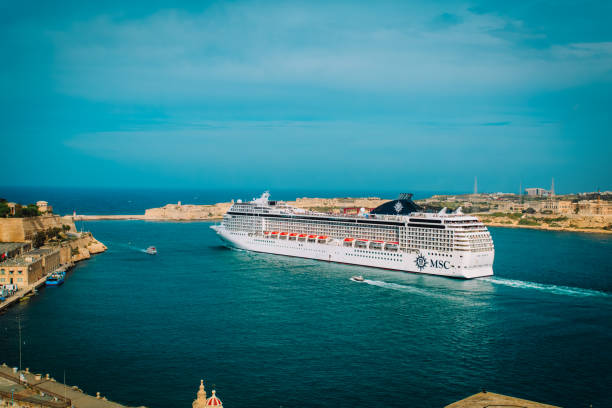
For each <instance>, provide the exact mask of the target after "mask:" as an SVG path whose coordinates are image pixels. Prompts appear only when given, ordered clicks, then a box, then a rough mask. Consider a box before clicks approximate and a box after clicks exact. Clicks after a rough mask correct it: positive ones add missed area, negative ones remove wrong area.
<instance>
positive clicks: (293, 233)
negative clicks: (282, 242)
mask: <svg viewBox="0 0 612 408" xmlns="http://www.w3.org/2000/svg"><path fill="white" fill-rule="evenodd" d="M289 236H290V237H297V236H298V234H297V232H292V233H291V234H289Z"/></svg>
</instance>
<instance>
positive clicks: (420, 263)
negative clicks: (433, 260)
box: [414, 254, 427, 271]
mask: <svg viewBox="0 0 612 408" xmlns="http://www.w3.org/2000/svg"><path fill="white" fill-rule="evenodd" d="M414 264H415V265H416V266H417V268H419V271H422V270H423V269H425V267H426V266H427V259H425V257H424V256H423V255H421V254H419V256H417V257H416V259H415V260H414Z"/></svg>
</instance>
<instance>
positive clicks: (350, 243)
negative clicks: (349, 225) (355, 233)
mask: <svg viewBox="0 0 612 408" xmlns="http://www.w3.org/2000/svg"><path fill="white" fill-rule="evenodd" d="M353 241H355V238H344V246H353Z"/></svg>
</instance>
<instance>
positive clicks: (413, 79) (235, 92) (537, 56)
mask: <svg viewBox="0 0 612 408" xmlns="http://www.w3.org/2000/svg"><path fill="white" fill-rule="evenodd" d="M453 12H455V13H457V14H460V15H461V19H460V22H459V23H458V24H455V25H452V26H450V27H448V28H446V29H435V30H432V29H431V28H430V26H429V23H430V21H431V20H432V19H434V18H435V17H436V15H437V13H439V10H435V11H433V10H425V11H423V10H421V11H414V10H409V9H404V10H394V8H393V7H375V6H356V5H351V6H350V7H340V6H331V5H330V6H314V5H309V4H308V3H306V4H302V5H301V6H300V7H297V6H295V5H285V6H271V5H268V4H260V3H247V4H241V3H238V4H229V5H226V6H223V7H221V6H219V7H217V8H213V9H211V10H208V11H206V12H204V13H202V14H199V15H190V14H186V13H183V12H179V11H160V12H158V13H156V14H154V15H151V16H149V17H147V18H144V19H140V20H124V19H114V18H112V17H109V16H105V17H99V18H97V19H95V20H93V21H84V22H79V23H76V24H74V25H72V26H71V27H70V28H69V29H67V30H65V31H60V32H58V31H56V32H54V33H52V36H53V39H54V44H55V55H56V71H55V72H56V76H57V79H58V83H59V84H60V85H59V86H60V88H61V90H62V91H64V92H66V93H69V94H74V95H78V96H84V97H87V98H92V99H102V100H117V99H125V100H145V99H149V98H160V99H161V98H172V99H184V98H188V99H206V98H209V97H228V96H229V97H236V96H240V95H245V94H249V93H252V92H255V91H256V92H257V93H258V95H260V96H261V97H265V95H266V94H267V93H268V92H269V93H275V92H276V93H278V92H280V93H285V92H286V93H290V92H291V90H290V88H291V87H315V88H316V87H318V88H321V89H340V90H347V89H349V90H352V91H355V92H359V91H367V92H381V93H405V92H420V93H430V92H431V93H451V94H452V93H471V92H485V93H486V92H491V93H495V92H500V91H501V92H503V91H508V90H517V89H519V90H520V89H531V88H538V89H541V88H546V89H551V88H553V89H554V88H558V87H567V86H573V85H577V84H580V83H584V82H588V81H590V80H593V79H594V78H597V77H598V76H600V75H602V73H605V72H606V70H609V69H610V66H611V65H610V63H611V59H610V45H609V44H610V43H595V44H588V43H586V44H571V45H570V46H566V47H552V48H550V49H543V50H537V51H534V50H530V49H526V48H524V47H520V46H518V45H517V44H516V42H513V41H510V40H508V39H504V38H502V37H500V36H499V35H496V33H497V32H499V31H500V30H504V27H506V26H507V25H508V24H509V23H513V24H512V26H513V27H514V28H516V27H519V28H520V27H521V24H520V22H509V21H507V20H504V19H502V18H500V17H495V16H492V15H480V14H473V13H470V12H469V11H467V10H466V9H458V10H454V11H453ZM532 35H533V34H528V33H526V34H525V37H526V38H527V37H529V36H532ZM520 36H521V34H520V33H516V32H515V33H513V39H515V40H516V39H517V38H520ZM245 96H246V95H245ZM285 96H286V95H285Z"/></svg>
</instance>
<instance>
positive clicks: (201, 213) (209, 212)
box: [144, 197, 389, 220]
mask: <svg viewBox="0 0 612 408" xmlns="http://www.w3.org/2000/svg"><path fill="white" fill-rule="evenodd" d="M387 201H389V200H385V199H381V198H378V197H367V198H307V197H303V198H298V199H296V200H295V201H287V204H289V205H293V206H295V207H299V208H303V209H305V210H311V211H322V212H336V213H339V212H341V210H342V208H346V207H357V208H362V207H363V208H376V207H378V206H379V205H381V204H383V203H386V202H387ZM231 206H232V203H217V204H214V205H191V204H184V205H181V204H167V205H165V206H163V207H160V208H150V209H148V210H146V211H145V215H144V219H146V220H212V219H220V218H222V217H223V214H225V213H226V212H227V210H229V208H230V207H231Z"/></svg>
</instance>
